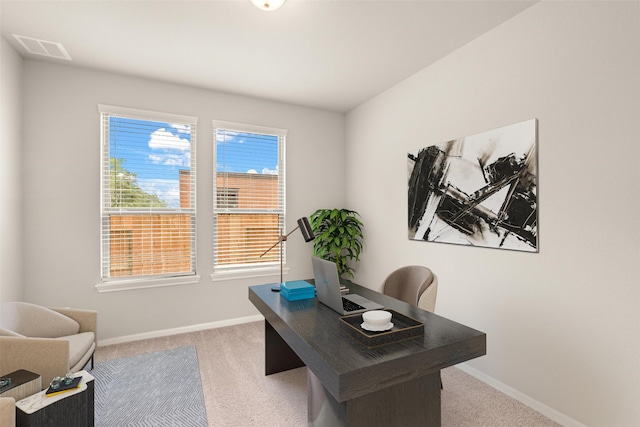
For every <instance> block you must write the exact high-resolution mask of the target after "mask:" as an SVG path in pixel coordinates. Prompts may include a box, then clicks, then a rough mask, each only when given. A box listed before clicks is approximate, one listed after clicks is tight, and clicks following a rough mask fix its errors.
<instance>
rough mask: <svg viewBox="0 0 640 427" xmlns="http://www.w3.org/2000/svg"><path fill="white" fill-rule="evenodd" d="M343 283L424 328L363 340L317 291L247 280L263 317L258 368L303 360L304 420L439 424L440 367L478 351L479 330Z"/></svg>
mask: <svg viewBox="0 0 640 427" xmlns="http://www.w3.org/2000/svg"><path fill="white" fill-rule="evenodd" d="M310 282H311V281H310ZM345 284H346V285H347V286H348V287H349V288H350V290H351V292H352V293H357V294H360V295H362V296H364V297H366V298H368V299H370V300H373V301H376V302H378V303H380V304H382V305H384V306H385V308H388V309H393V310H395V311H397V312H399V313H402V314H405V315H407V316H410V317H412V318H414V319H416V320H419V321H421V322H423V323H424V324H425V331H424V336H421V337H417V338H413V339H411V340H407V341H401V342H396V343H392V344H388V345H385V346H381V347H377V348H367V347H366V346H364V345H363V344H361V343H360V342H359V341H357V340H356V339H354V338H353V337H351V336H350V335H349V334H348V333H346V331H344V330H343V328H342V327H341V325H340V320H339V318H340V315H339V314H338V313H336V312H334V311H333V310H331V309H330V308H328V307H326V306H324V305H323V304H321V303H319V302H318V300H317V298H313V299H306V300H300V301H287V300H286V299H285V298H283V297H281V296H280V294H279V293H277V292H273V291H271V286H272V285H270V284H269V285H259V286H251V287H249V300H250V301H251V302H252V303H253V304H254V305H255V306H256V308H257V309H258V310H260V312H261V313H262V315H263V316H264V317H265V340H266V345H265V374H266V375H270V374H273V373H277V372H281V371H285V370H287V369H293V368H297V367H301V366H304V365H306V366H307V368H308V369H307V372H308V385H307V388H308V392H309V396H308V403H309V408H308V412H309V425H310V426H321V425H325V426H336V425H345V426H373V425H375V426H407V427H409V426H421V427H424V426H439V425H440V370H441V369H443V368H446V367H448V366H452V365H455V364H457V363H461V362H464V361H466V360H470V359H473V358H475V357H479V356H483V355H484V354H486V335H485V334H484V333H483V332H480V331H477V330H475V329H472V328H469V327H467V326H464V325H461V324H459V323H456V322H453V321H451V320H448V319H445V318H444V317H441V316H438V315H436V314H433V313H429V312H427V311H424V310H421V309H419V308H417V307H413V306H410V305H409V304H406V303H404V302H402V301H399V300H396V299H394V298H391V297H388V296H386V295H383V294H380V293H378V292H375V291H372V290H370V289H368V288H365V287H362V286H358V285H356V284H353V283H351V282H348V281H346V282H345ZM445 386H446V385H445Z"/></svg>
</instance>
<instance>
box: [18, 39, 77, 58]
mask: <svg viewBox="0 0 640 427" xmlns="http://www.w3.org/2000/svg"><path fill="white" fill-rule="evenodd" d="M12 35H13V37H15V38H16V40H18V41H19V42H20V44H21V45H22V46H23V47H24V48H25V49H26V50H27V52H29V53H33V54H34V55H43V56H48V57H49V58H56V59H66V60H69V61H71V56H69V54H68V53H67V51H66V50H65V49H64V46H62V43H57V42H50V41H47V40H39V39H34V38H31V37H25V36H19V35H17V34H12Z"/></svg>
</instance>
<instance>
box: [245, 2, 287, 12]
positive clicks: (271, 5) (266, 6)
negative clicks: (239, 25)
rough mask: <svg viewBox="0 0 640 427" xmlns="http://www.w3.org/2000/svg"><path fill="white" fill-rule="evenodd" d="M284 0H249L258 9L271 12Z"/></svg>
mask: <svg viewBox="0 0 640 427" xmlns="http://www.w3.org/2000/svg"><path fill="white" fill-rule="evenodd" d="M284 1H285V0H251V3H253V4H254V6H255V7H257V8H258V9H262V10H266V11H267V12H272V11H274V10H277V9H279V8H280V6H282V5H283V4H284Z"/></svg>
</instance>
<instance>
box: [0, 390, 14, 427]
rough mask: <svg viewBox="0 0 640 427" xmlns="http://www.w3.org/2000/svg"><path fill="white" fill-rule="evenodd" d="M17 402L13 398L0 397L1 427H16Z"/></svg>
mask: <svg viewBox="0 0 640 427" xmlns="http://www.w3.org/2000/svg"><path fill="white" fill-rule="evenodd" d="M15 405H16V400H15V399H14V398H13V397H0V427H15V425H16V409H15Z"/></svg>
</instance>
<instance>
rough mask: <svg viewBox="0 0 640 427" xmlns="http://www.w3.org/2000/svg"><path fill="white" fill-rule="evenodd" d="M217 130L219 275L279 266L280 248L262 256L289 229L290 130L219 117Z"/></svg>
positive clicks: (215, 211) (216, 260)
mask: <svg viewBox="0 0 640 427" xmlns="http://www.w3.org/2000/svg"><path fill="white" fill-rule="evenodd" d="M213 128H214V135H215V149H214V162H215V173H214V192H215V194H214V198H213V200H214V207H213V214H214V215H213V216H214V251H213V257H214V261H213V262H214V267H213V268H214V274H215V273H220V272H231V271H238V270H241V271H245V272H246V271H247V270H251V269H256V268H265V267H276V266H278V267H279V265H280V251H279V250H277V249H275V248H274V250H272V251H270V252H269V253H267V254H265V255H264V256H261V255H262V254H263V253H264V252H265V251H266V250H267V249H269V247H271V246H272V245H273V244H274V243H275V242H277V241H278V238H279V236H280V233H281V232H284V224H285V197H284V188H285V173H284V163H285V162H284V145H285V137H286V134H287V131H286V130H282V129H272V128H264V127H259V126H251V125H243V124H238V123H228V122H219V121H214V122H213ZM284 258H286V256H284Z"/></svg>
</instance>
